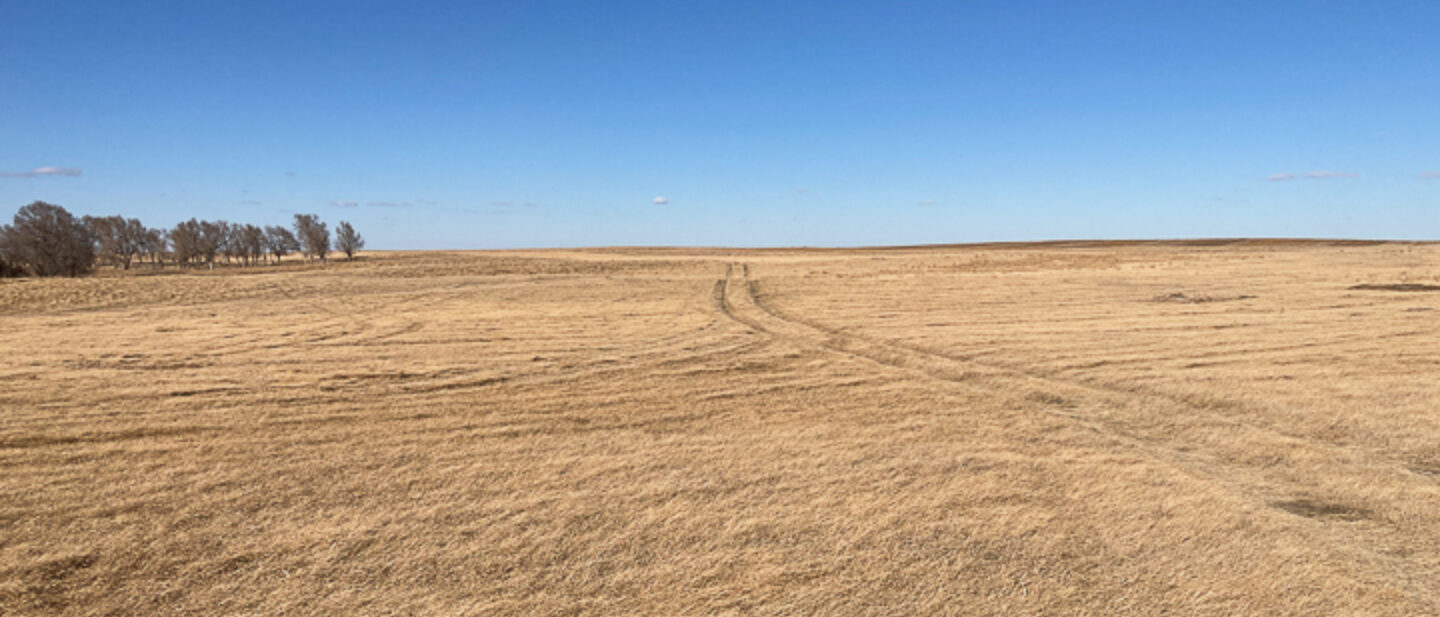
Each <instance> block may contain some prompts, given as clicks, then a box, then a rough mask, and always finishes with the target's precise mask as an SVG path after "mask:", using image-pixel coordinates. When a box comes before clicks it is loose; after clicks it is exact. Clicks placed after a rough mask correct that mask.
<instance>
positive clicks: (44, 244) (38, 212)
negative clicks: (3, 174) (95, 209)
mask: <svg viewBox="0 0 1440 617" xmlns="http://www.w3.org/2000/svg"><path fill="white" fill-rule="evenodd" d="M5 235H6V241H5V245H6V253H7V254H8V255H9V259H7V260H6V261H7V262H8V261H10V260H14V263H13V264H12V265H18V266H22V267H24V268H25V269H26V270H28V271H29V272H30V273H31V274H34V275H36V276H79V275H81V274H85V273H86V272H89V271H90V270H91V269H93V268H94V267H95V246H94V243H93V241H92V240H91V237H90V230H89V229H86V227H85V225H84V223H82V222H80V221H79V220H77V219H76V218H75V217H74V216H71V214H70V213H69V212H68V211H66V210H65V208H62V207H60V206H57V205H54V204H49V203H45V202H43V201H37V202H34V203H32V204H30V205H28V206H25V207H23V208H21V209H20V211H19V212H16V213H15V220H14V224H13V225H12V226H11V227H10V230H9V232H7V233H6V234H5Z"/></svg>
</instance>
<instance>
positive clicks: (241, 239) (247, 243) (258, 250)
mask: <svg viewBox="0 0 1440 617" xmlns="http://www.w3.org/2000/svg"><path fill="white" fill-rule="evenodd" d="M235 230H236V233H235V236H236V238H237V240H238V244H239V245H240V253H241V257H242V258H243V259H244V261H245V264H246V265H255V264H258V263H260V258H261V257H264V256H265V230H263V229H260V228H259V227H256V226H254V225H251V224H248V223H246V224H244V225H236V226H235Z"/></svg>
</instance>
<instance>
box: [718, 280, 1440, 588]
mask: <svg viewBox="0 0 1440 617" xmlns="http://www.w3.org/2000/svg"><path fill="white" fill-rule="evenodd" d="M715 296H716V303H717V308H718V309H719V310H720V312H721V313H723V314H725V315H727V316H729V317H730V318H732V319H734V320H735V321H737V322H739V323H741V324H743V325H746V326H748V327H750V328H753V329H755V330H757V331H760V332H763V333H765V334H768V335H770V336H771V337H774V338H776V339H780V340H783V341H786V342H789V343H791V344H795V345H799V346H802V347H808V348H816V349H822V350H826V351H829V352H832V353H837V354H841V355H844V356H847V357H850V358H853V359H857V360H861V361H867V362H870V363H873V364H876V365H879V366H883V367H888V368H891V369H899V370H903V371H906V372H909V373H912V374H919V375H923V376H925V377H928V378H930V379H934V380H937V381H941V382H945V383H948V384H952V385H954V386H960V387H964V388H966V389H969V390H971V391H974V392H977V393H981V394H983V395H988V396H995V395H996V393H997V391H1000V392H1005V391H1010V392H1012V393H1013V392H1026V391H1027V390H1028V391H1029V395H1027V396H1025V399H1026V402H1027V403H1030V404H1026V405H1022V408H1023V409H1025V410H1028V411H1033V412H1038V413H1043V414H1047V415H1051V416H1055V417H1060V418H1064V419H1065V420H1066V421H1069V422H1074V423H1078V424H1080V425H1082V426H1084V427H1085V428H1087V429H1088V430H1091V431H1093V432H1096V433H1098V434H1101V435H1104V436H1106V437H1108V438H1110V439H1113V440H1115V441H1116V442H1117V444H1119V445H1121V446H1122V447H1125V448H1126V449H1128V450H1130V451H1132V452H1135V453H1137V454H1141V455H1144V456H1147V457H1149V458H1150V459H1152V460H1155V461H1157V462H1159V463H1161V464H1163V465H1167V466H1169V467H1171V468H1173V469H1176V470H1178V471H1180V472H1181V473H1184V474H1186V475H1188V476H1190V477H1192V478H1195V479H1197V480H1200V481H1202V482H1206V483H1209V484H1211V485H1213V486H1217V487H1220V488H1221V489H1223V490H1224V491H1226V492H1228V493H1230V494H1232V495H1236V496H1237V497H1238V498H1240V499H1242V500H1245V501H1248V502H1251V503H1254V504H1255V505H1257V506H1260V507H1261V508H1269V509H1271V511H1272V512H1277V513H1278V512H1285V513H1288V514H1290V515H1295V516H1300V517H1304V518H1307V519H1308V520H1310V522H1312V523H1314V524H1315V525H1318V529H1317V531H1318V532H1319V533H1321V534H1322V535H1323V536H1326V537H1331V538H1337V539H1340V538H1344V537H1346V536H1349V535H1354V534H1359V535H1362V536H1364V537H1366V538H1367V541H1366V546H1368V547H1371V548H1370V549H1369V551H1370V552H1369V553H1368V554H1367V555H1366V557H1367V559H1366V561H1367V565H1366V566H1365V567H1363V568H1362V569H1363V570H1364V571H1366V573H1367V574H1366V576H1369V577H1372V578H1374V579H1376V580H1391V579H1393V577H1394V575H1395V574H1396V573H1398V572H1404V573H1405V574H1404V575H1403V579H1404V580H1405V581H1406V582H1405V583H1404V585H1403V586H1406V587H1413V588H1414V589H1412V591H1414V592H1417V593H1418V592H1420V591H1422V590H1423V589H1422V588H1424V589H1428V587H1427V585H1428V584H1429V583H1428V582H1424V581H1429V582H1434V581H1435V578H1436V577H1435V573H1434V572H1433V571H1430V570H1428V569H1427V568H1426V567H1425V566H1424V565H1423V564H1416V563H1413V562H1410V561H1408V560H1406V559H1404V558H1403V557H1399V555H1403V554H1405V547H1406V546H1407V545H1411V544H1413V542H1414V540H1412V539H1410V538H1413V537H1414V536H1415V535H1416V534H1429V533H1433V523H1434V522H1433V521H1414V520H1409V521H1406V520H1403V519H1401V520H1397V519H1394V518H1388V517H1384V516H1380V515H1376V514H1374V513H1373V512H1371V511H1370V510H1368V509H1366V508H1352V507H1350V506H1348V505H1346V504H1343V503H1329V502H1327V501H1326V499H1325V498H1324V497H1323V493H1324V485H1322V484H1318V483H1316V482H1314V481H1313V478H1308V477H1298V476H1297V475H1296V474H1295V473H1294V472H1293V471H1292V469H1291V468H1290V467H1289V465H1288V463H1287V458H1286V456H1285V455H1288V454H1298V455H1299V456H1302V457H1313V458H1311V460H1310V461H1309V462H1308V464H1309V465H1311V466H1312V467H1313V466H1314V465H1315V464H1316V463H1317V460H1316V459H1321V460H1323V461H1324V463H1323V465H1324V467H1326V468H1328V470H1330V471H1333V472H1335V473H1336V474H1337V475H1340V476H1344V477H1346V479H1347V480H1348V481H1349V482H1354V483H1357V484H1363V483H1365V482H1368V481H1376V480H1379V479H1382V478H1383V480H1384V481H1386V482H1388V483H1391V486H1392V487H1394V490H1396V491H1397V492H1399V493H1403V497H1397V499H1398V501H1399V502H1404V501H1409V500H1416V501H1433V500H1435V499H1436V495H1435V492H1434V486H1435V479H1434V478H1430V477H1426V476H1423V475H1420V474H1417V473H1416V472H1415V471H1414V470H1413V469H1411V468H1410V466H1409V464H1408V462H1406V461H1395V460H1387V459H1384V458H1383V457H1382V458H1381V461H1379V462H1382V463H1384V464H1382V465H1373V464H1371V462H1372V461H1374V459H1373V458H1370V460H1368V461H1367V460H1366V459H1367V458H1369V457H1368V456H1366V455H1365V454H1364V453H1360V452H1358V451H1356V450H1354V449H1350V448H1344V447H1342V446H1337V445H1333V444H1326V443H1323V442H1317V441H1314V440H1310V439H1306V438H1303V437H1301V436H1298V435H1294V434H1290V433H1288V432H1286V431H1284V430H1280V429H1278V428H1277V427H1273V426H1268V425H1265V424H1262V423H1256V422H1253V421H1246V420H1244V419H1241V418H1237V417H1235V415H1237V414H1241V413H1246V412H1248V411H1250V410H1248V409H1247V407H1246V406H1245V405H1244V404H1243V403H1239V402H1236V401H1227V400H1224V399H1207V400H1203V401H1199V402H1197V401H1195V400H1191V399H1190V398H1187V397H1184V396H1181V395H1177V394H1172V393H1166V392H1161V391H1151V390H1149V389H1147V388H1140V387H1125V386H1120V385H1117V384H1109V383H1104V382H1099V383H1091V382H1084V381H1076V380H1070V379H1065V378H1057V377H1055V376H1052V375H1048V374H1045V373H1041V372H1036V371H1027V370H1024V369H1021V368H1017V367H1012V366H1006V365H1003V364H996V363H988V362H981V361H976V360H973V359H961V358H955V357H950V356H947V355H943V354H938V353H935V352H931V351H928V350H924V349H920V348H916V347H912V346H908V345H903V344H897V343H892V342H887V341H882V340H876V339H871V338H868V337H865V336H862V335H857V334H851V333H846V332H842V331H840V330H837V329H834V328H826V327H823V326H819V325H816V324H813V323H809V322H807V321H804V320H801V319H797V318H791V317H787V316H785V315H783V314H781V313H780V312H779V311H777V310H775V309H773V308H772V307H770V306H767V305H766V304H765V303H764V302H763V301H762V300H761V299H760V298H761V296H762V294H761V293H760V290H759V288H758V283H757V281H756V280H755V279H754V278H752V277H751V276H750V272H749V267H748V265H744V264H741V265H740V267H738V268H737V267H734V266H730V267H727V268H726V278H725V279H722V280H720V281H716V285H715ZM1057 401H1058V404H1057ZM1274 452H1280V453H1282V454H1281V455H1273V456H1272V457H1263V456H1260V457H1257V456H1255V455H1256V454H1258V453H1274ZM1357 461H1364V462H1360V463H1358V464H1357ZM1295 504H1319V505H1316V506H1315V507H1308V508H1297V507H1296V506H1295ZM1332 509H1338V510H1339V511H1343V512H1352V513H1355V516H1354V517H1344V516H1341V517H1336V516H1330V515H1327V514H1326V512H1328V511H1330V510H1332ZM1362 520H1363V525H1360V526H1357V521H1362ZM1345 544H1347V542H1346V541H1344V540H1337V545H1345ZM1352 565H1354V566H1356V567H1360V566H1359V564H1358V563H1356V564H1352ZM1419 595H1420V596H1423V595H1424V594H1423V593H1419Z"/></svg>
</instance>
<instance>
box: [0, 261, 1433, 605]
mask: <svg viewBox="0 0 1440 617" xmlns="http://www.w3.org/2000/svg"><path fill="white" fill-rule="evenodd" d="M1398 284H1405V285H1408V286H1407V287H1390V286H1391V285H1398ZM1437 284H1440V246H1437V245H1433V244H1398V243H1397V244H1371V243H1315V242H1280V241H1268V242H1195V243H1109V244H1100V243H1057V244H1036V245H993V246H961V247H916V248H892V249H864V250H860V249H857V250H813V251H811V250H755V251H739V250H735V251H727V250H699V249H694V250H689V249H613V250H605V249H593V250H583V251H582V250H574V251H558V250H557V251H532V252H471V253H440V252H426V253H369V254H366V255H364V256H363V258H362V259H360V260H358V261H356V262H354V263H344V262H332V263H331V264H329V265H327V266H324V267H320V266H307V265H304V264H298V263H297V264H291V265H286V266H282V267H274V268H249V269H246V268H233V269H221V270H217V271H214V272H187V273H175V272H169V273H162V274H151V275H147V274H145V273H144V272H141V273H139V274H134V275H128V276H122V275H118V274H114V273H106V274H102V275H99V276H95V277H91V278H86V279H78V280H4V281H0V326H3V327H0V351H3V354H0V614H3V615H171V614H185V615H211V614H224V615H1307V616H1313V615H1386V616H1396V615H1440V291H1437V290H1434V289H1431V287H1430V286H1434V285H1437ZM1357 285H1371V286H1372V287H1370V288H1354V287H1355V286H1357Z"/></svg>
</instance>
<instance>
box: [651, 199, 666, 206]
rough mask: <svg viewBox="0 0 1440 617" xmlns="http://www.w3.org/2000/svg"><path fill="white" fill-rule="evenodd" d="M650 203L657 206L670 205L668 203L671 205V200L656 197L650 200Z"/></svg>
mask: <svg viewBox="0 0 1440 617" xmlns="http://www.w3.org/2000/svg"><path fill="white" fill-rule="evenodd" d="M650 203H653V204H655V205H657V206H658V205H664V204H668V203H670V200H669V199H667V198H665V197H656V198H655V199H652V200H650Z"/></svg>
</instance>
